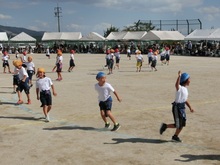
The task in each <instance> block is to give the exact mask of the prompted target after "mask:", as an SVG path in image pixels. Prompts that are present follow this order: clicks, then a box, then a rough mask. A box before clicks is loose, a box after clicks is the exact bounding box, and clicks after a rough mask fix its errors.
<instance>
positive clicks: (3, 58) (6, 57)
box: [2, 51, 11, 73]
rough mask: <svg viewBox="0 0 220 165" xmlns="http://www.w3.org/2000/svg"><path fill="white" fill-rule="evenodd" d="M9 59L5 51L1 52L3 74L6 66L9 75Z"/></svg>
mask: <svg viewBox="0 0 220 165" xmlns="http://www.w3.org/2000/svg"><path fill="white" fill-rule="evenodd" d="M9 59H10V56H9V55H8V52H7V51H4V52H3V57H2V61H3V65H2V66H3V68H4V71H3V72H4V73H6V66H7V67H8V73H11V71H10V66H9V62H8V60H9Z"/></svg>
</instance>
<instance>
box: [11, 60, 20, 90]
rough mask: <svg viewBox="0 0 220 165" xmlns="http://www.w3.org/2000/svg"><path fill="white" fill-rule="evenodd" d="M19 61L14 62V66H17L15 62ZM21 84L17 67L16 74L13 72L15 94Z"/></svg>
mask: <svg viewBox="0 0 220 165" xmlns="http://www.w3.org/2000/svg"><path fill="white" fill-rule="evenodd" d="M16 61H17V60H14V61H13V65H15V62H16ZM18 84H19V69H18V68H17V67H15V68H14V72H13V92H12V93H13V94H15V93H16V88H17V87H18Z"/></svg>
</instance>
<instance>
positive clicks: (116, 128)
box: [111, 123, 121, 131]
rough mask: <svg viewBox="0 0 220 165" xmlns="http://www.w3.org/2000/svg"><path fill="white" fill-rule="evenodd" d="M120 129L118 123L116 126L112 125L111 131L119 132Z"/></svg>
mask: <svg viewBox="0 0 220 165" xmlns="http://www.w3.org/2000/svg"><path fill="white" fill-rule="evenodd" d="M120 127H121V125H120V124H119V123H118V124H116V125H114V127H113V129H112V130H111V131H117V130H119V128H120Z"/></svg>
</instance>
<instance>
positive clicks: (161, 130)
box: [160, 123, 167, 135]
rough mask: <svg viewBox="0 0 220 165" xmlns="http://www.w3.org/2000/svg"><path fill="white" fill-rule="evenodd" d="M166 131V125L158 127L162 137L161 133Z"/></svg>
mask: <svg viewBox="0 0 220 165" xmlns="http://www.w3.org/2000/svg"><path fill="white" fill-rule="evenodd" d="M166 129H167V125H166V124H165V123H162V124H161V127H160V134H161V135H162V134H163V132H164V131H166Z"/></svg>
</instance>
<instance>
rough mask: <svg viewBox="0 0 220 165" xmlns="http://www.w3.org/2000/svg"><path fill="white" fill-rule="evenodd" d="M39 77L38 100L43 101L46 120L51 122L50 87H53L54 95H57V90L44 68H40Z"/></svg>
mask: <svg viewBox="0 0 220 165" xmlns="http://www.w3.org/2000/svg"><path fill="white" fill-rule="evenodd" d="M37 77H38V80H37V81H36V94H37V100H40V101H41V107H43V113H44V115H45V120H46V122H49V121H50V118H49V112H50V110H51V108H52V96H51V91H50V89H52V92H53V95H54V96H56V95H57V93H56V92H55V89H54V85H53V83H52V81H51V79H50V78H49V77H46V75H45V69H44V68H38V70H37ZM39 94H40V95H39Z"/></svg>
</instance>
